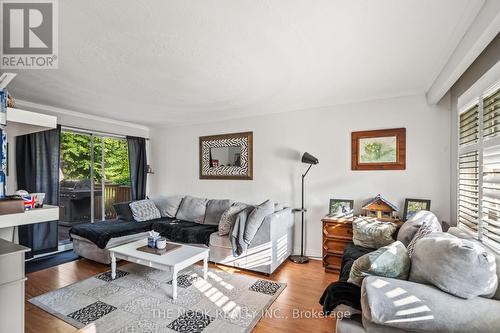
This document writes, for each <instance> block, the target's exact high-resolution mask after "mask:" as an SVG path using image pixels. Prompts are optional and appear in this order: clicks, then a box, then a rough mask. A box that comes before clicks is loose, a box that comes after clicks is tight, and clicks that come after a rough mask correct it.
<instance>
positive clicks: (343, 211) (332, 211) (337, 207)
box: [328, 199, 354, 217]
mask: <svg viewBox="0 0 500 333" xmlns="http://www.w3.org/2000/svg"><path fill="white" fill-rule="evenodd" d="M353 210H354V200H346V199H330V206H329V211H328V216H329V217H352V215H353Z"/></svg>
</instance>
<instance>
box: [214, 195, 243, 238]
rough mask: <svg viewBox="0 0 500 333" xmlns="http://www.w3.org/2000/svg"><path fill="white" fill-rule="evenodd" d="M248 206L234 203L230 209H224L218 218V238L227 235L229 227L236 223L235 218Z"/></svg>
mask: <svg viewBox="0 0 500 333" xmlns="http://www.w3.org/2000/svg"><path fill="white" fill-rule="evenodd" d="M247 207H248V205H246V204H244V203H241V202H236V203H234V204H233V205H232V206H231V207H229V208H228V209H226V211H225V212H224V213H222V216H221V217H220V220H219V236H225V235H228V234H229V231H230V230H231V227H232V226H233V224H234V222H235V221H236V216H237V215H238V214H239V213H240V212H241V211H242V210H243V209H245V208H247Z"/></svg>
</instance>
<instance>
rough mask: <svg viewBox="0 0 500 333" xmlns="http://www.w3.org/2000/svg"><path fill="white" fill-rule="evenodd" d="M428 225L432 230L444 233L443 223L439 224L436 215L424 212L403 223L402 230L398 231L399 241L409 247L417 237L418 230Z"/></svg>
mask: <svg viewBox="0 0 500 333" xmlns="http://www.w3.org/2000/svg"><path fill="white" fill-rule="evenodd" d="M423 225H426V226H427V228H430V229H432V230H435V231H442V228H441V223H439V220H438V218H437V217H436V215H434V213H432V212H429V211H426V210H422V211H420V212H418V213H416V214H415V215H413V216H412V218H411V219H409V220H408V221H406V222H405V223H403V225H402V226H401V228H399V231H398V241H400V242H401V243H403V244H404V245H405V246H408V245H409V244H410V242H411V240H412V239H413V237H414V236H415V235H416V233H417V231H418V229H420V227H422V226H423Z"/></svg>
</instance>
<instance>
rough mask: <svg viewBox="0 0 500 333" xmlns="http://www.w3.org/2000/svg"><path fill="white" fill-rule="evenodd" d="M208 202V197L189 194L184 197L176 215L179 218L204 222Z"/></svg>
mask: <svg viewBox="0 0 500 333" xmlns="http://www.w3.org/2000/svg"><path fill="white" fill-rule="evenodd" d="M207 202H208V199H202V198H195V197H192V196H189V195H187V196H185V197H184V199H182V202H181V206H180V207H179V210H178V211H177V214H176V215H175V217H176V218H178V219H179V220H183V221H189V222H196V223H200V224H202V223H203V220H204V219H205V212H206V210H207Z"/></svg>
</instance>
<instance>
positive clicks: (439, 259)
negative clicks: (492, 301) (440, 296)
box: [410, 232, 498, 299]
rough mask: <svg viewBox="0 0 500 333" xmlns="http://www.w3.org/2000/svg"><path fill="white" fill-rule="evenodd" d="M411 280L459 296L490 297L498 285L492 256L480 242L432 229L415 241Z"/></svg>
mask: <svg viewBox="0 0 500 333" xmlns="http://www.w3.org/2000/svg"><path fill="white" fill-rule="evenodd" d="M410 280H411V281H415V282H419V283H426V284H432V285H434V286H436V287H438V288H439V289H441V290H443V291H445V292H448V293H450V294H452V295H455V296H458V297H462V298H467V299H468V298H472V297H475V296H485V297H491V296H493V294H494V293H495V291H496V289H497V285H498V279H497V276H496V263H495V256H494V255H493V254H492V253H491V252H490V251H489V250H487V249H486V248H485V247H483V246H482V245H481V244H480V243H479V242H475V241H472V240H467V239H461V238H458V237H455V236H453V235H451V234H448V233H443V232H434V233H432V234H430V235H428V236H426V237H424V238H422V239H420V240H419V241H418V242H416V243H415V250H414V252H413V256H412V257H411V270H410Z"/></svg>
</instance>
